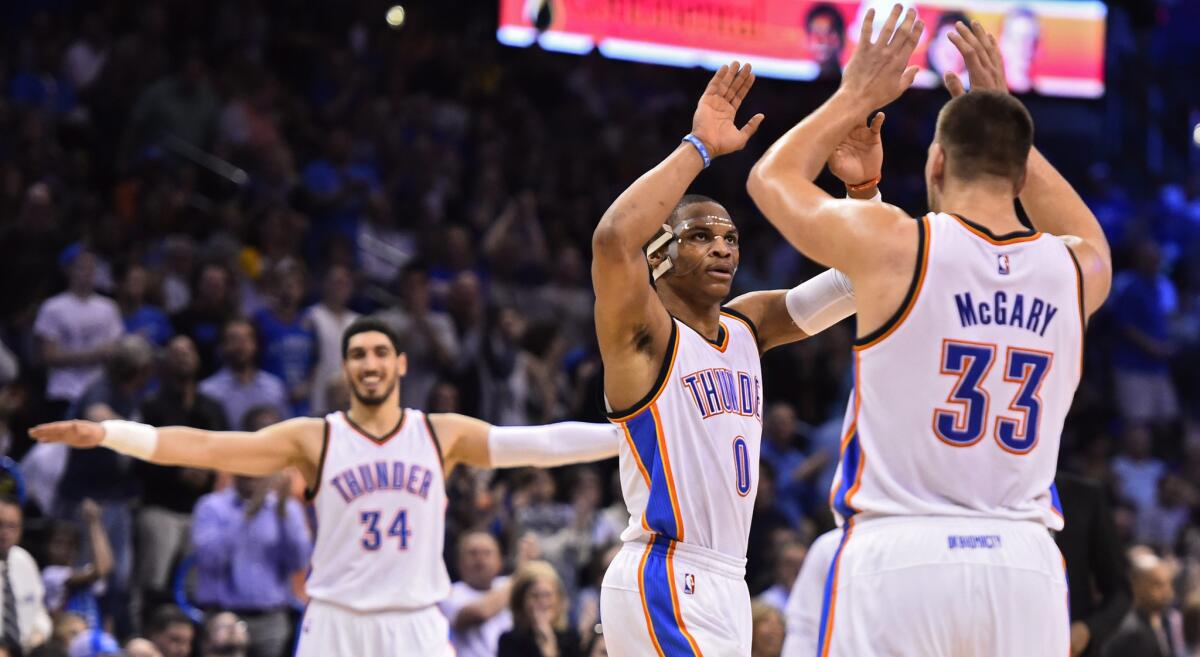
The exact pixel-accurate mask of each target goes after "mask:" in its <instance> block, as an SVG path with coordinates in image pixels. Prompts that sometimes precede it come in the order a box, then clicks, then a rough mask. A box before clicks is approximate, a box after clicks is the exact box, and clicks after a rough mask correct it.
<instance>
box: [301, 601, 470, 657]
mask: <svg viewBox="0 0 1200 657" xmlns="http://www.w3.org/2000/svg"><path fill="white" fill-rule="evenodd" d="M454 654H455V652H454V647H453V646H451V645H450V624H449V623H448V622H446V617H445V616H443V615H442V612H441V611H439V610H438V608H437V607H436V606H430V607H426V608H424V609H418V610H413V611H402V610H392V611H375V612H359V611H354V610H353V609H349V608H347V607H342V606H339V605H334V604H330V603H328V602H321V601H319V600H312V601H310V602H309V603H308V609H306V610H305V611H304V620H303V621H302V622H301V624H300V637H299V639H298V640H297V645H296V657H395V656H396V655H420V656H421V657H453V656H454Z"/></svg>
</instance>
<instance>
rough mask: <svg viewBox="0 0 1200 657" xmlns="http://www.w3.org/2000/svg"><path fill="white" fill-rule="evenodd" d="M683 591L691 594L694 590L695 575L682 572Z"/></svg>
mask: <svg viewBox="0 0 1200 657" xmlns="http://www.w3.org/2000/svg"><path fill="white" fill-rule="evenodd" d="M683 592H684V593H686V594H687V595H692V594H693V593H695V592H696V576H695V575H693V574H691V573H684V574H683Z"/></svg>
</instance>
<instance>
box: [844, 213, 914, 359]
mask: <svg viewBox="0 0 1200 657" xmlns="http://www.w3.org/2000/svg"><path fill="white" fill-rule="evenodd" d="M929 232H930V231H929V217H928V216H925V217H921V218H920V219H918V220H917V263H916V265H915V266H914V267H913V275H912V282H910V283H909V284H908V292H907V293H905V295H904V301H902V302H901V303H900V307H899V308H897V309H896V312H895V313H894V314H893V315H892V316H891V317H890V318H889V319H888V320H887V321H886V322H884V323H883V325H882V326H880V327H879V328H877V329H875V330H874V331H871V332H870V333H868V334H867V335H864V336H862V337H861V338H856V339H855V340H854V348H855V349H866V348H867V347H872V346H874V345H876V344H879V343H880V342H882V341H883V339H884V338H886V337H888V336H889V335H891V334H892V333H893V332H894V331H895V330H896V329H897V328H899V327H900V325H901V324H903V323H904V320H905V319H906V318H907V317H908V314H909V313H910V312H912V309H913V306H915V305H916V304H917V297H918V296H919V295H920V293H921V286H922V285H923V284H924V282H925V273H926V272H927V271H928V270H929V241H930V240H929V238H930V234H929Z"/></svg>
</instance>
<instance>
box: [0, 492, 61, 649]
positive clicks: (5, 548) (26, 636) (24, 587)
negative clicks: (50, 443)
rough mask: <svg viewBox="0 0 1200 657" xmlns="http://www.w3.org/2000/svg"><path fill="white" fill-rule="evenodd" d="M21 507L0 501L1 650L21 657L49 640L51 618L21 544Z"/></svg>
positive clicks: (33, 564) (35, 572) (35, 570)
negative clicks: (5, 648) (6, 650)
mask: <svg viewBox="0 0 1200 657" xmlns="http://www.w3.org/2000/svg"><path fill="white" fill-rule="evenodd" d="M23 524H24V518H23V514H22V512H21V505H20V504H18V503H17V501H16V500H14V499H12V498H0V646H6V647H7V648H8V650H9V652H12V653H15V654H17V655H20V654H24V653H25V652H28V651H30V650H33V649H34V648H36V647H38V646H39V645H41V644H42V643H44V642H45V641H46V640H47V639H48V638H49V637H50V630H51V625H50V615H49V614H47V613H46V606H45V597H46V592H45V589H44V588H43V587H42V577H41V574H40V573H39V572H38V566H37V562H35V561H34V560H33V557H32V556H30V554H29V553H28V552H26V551H25V549H24V548H22V547H21V546H19V545H17V543H20V542H21V530H22V527H23Z"/></svg>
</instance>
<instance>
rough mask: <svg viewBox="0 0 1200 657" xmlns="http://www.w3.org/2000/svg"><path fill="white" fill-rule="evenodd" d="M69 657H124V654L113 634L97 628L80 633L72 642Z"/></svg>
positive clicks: (68, 652) (68, 651)
mask: <svg viewBox="0 0 1200 657" xmlns="http://www.w3.org/2000/svg"><path fill="white" fill-rule="evenodd" d="M67 657H124V653H122V652H121V644H119V643H117V640H116V639H115V638H113V636H112V635H111V634H109V633H108V632H105V631H104V630H103V629H101V628H98V627H95V628H90V629H88V630H86V631H84V632H80V633H79V634H78V635H76V637H75V638H74V639H72V640H71V647H70V648H69V649H68V650H67Z"/></svg>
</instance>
